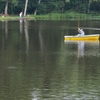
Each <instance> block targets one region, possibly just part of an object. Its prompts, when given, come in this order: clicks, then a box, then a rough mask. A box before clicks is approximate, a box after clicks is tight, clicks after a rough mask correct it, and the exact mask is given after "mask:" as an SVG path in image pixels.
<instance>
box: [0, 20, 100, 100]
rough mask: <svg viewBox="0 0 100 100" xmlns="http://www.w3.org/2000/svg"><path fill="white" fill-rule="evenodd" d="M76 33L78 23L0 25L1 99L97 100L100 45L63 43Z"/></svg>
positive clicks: (95, 28)
mask: <svg viewBox="0 0 100 100" xmlns="http://www.w3.org/2000/svg"><path fill="white" fill-rule="evenodd" d="M80 26H81V27H82V28H83V29H84V31H85V33H86V34H99V33H100V22H98V21H81V22H80ZM76 34H77V21H22V20H20V21H2V22H0V100H100V44H99V41H95V42H93V41H89V42H88V41H87V42H84V41H81V42H79V41H76V42H71V41H67V42H66V41H64V35H76Z"/></svg>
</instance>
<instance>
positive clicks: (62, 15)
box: [0, 12, 100, 20]
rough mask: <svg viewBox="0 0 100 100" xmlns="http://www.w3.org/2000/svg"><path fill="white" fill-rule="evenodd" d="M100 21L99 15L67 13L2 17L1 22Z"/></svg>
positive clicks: (0, 17)
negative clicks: (24, 20) (25, 20)
mask: <svg viewBox="0 0 100 100" xmlns="http://www.w3.org/2000/svg"><path fill="white" fill-rule="evenodd" d="M20 19H27V20H78V19H80V20H100V14H99V13H90V14H84V13H77V12H66V13H50V14H46V15H36V16H34V15H28V16H27V17H23V18H19V16H12V15H9V16H4V17H2V16H0V20H20Z"/></svg>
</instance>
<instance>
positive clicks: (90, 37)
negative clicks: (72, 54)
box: [64, 34, 100, 41]
mask: <svg viewBox="0 0 100 100" xmlns="http://www.w3.org/2000/svg"><path fill="white" fill-rule="evenodd" d="M99 37H100V36H99V34H96V35H84V36H64V39H65V40H74V41H75V40H99Z"/></svg>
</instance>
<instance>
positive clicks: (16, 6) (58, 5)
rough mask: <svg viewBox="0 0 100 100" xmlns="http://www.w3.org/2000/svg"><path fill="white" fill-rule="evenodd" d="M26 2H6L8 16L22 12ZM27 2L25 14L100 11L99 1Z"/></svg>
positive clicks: (1, 3) (1, 1) (2, 5)
mask: <svg viewBox="0 0 100 100" xmlns="http://www.w3.org/2000/svg"><path fill="white" fill-rule="evenodd" d="M25 1H26V0H8V14H19V13H20V12H21V11H24V7H25ZM38 1H39V0H28V7H27V13H28V14H33V13H34V11H35V10H36V9H37V14H47V13H51V12H66V11H68V10H71V9H73V10H74V11H77V12H84V13H85V12H86V11H95V12H99V11H100V0H41V2H40V4H38ZM5 3H6V2H5V0H0V13H2V12H4V9H5Z"/></svg>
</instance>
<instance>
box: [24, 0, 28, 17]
mask: <svg viewBox="0 0 100 100" xmlns="http://www.w3.org/2000/svg"><path fill="white" fill-rule="evenodd" d="M27 4H28V0H26V3H25V9H24V16H26V11H27Z"/></svg>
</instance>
